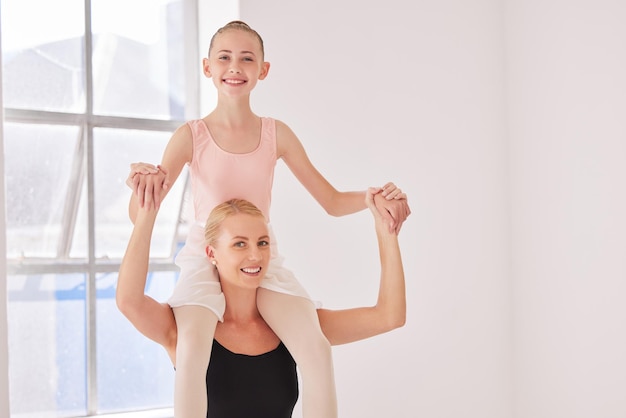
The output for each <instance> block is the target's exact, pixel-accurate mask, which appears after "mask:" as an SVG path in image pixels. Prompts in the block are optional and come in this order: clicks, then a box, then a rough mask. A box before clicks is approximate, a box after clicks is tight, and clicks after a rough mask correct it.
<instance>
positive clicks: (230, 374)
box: [206, 340, 298, 418]
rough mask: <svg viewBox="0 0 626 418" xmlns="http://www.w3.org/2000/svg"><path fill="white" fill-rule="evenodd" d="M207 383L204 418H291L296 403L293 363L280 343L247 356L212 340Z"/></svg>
mask: <svg viewBox="0 0 626 418" xmlns="http://www.w3.org/2000/svg"><path fill="white" fill-rule="evenodd" d="M206 383H207V394H208V400H209V411H208V414H207V418H290V417H291V414H292V412H293V407H294V405H295V404H296V401H297V400H298V375H297V372H296V363H295V361H294V360H293V357H291V354H289V351H288V350H287V347H285V345H284V344H283V343H282V342H281V343H280V344H279V345H278V347H277V348H275V349H274V350H272V351H270V352H268V353H265V354H260V355H258V356H249V355H245V354H236V353H233V352H231V351H229V350H228V349H226V348H224V347H223V346H222V345H221V344H220V343H218V342H217V341H215V340H213V349H212V351H211V361H210V363H209V369H208V370H207V376H206Z"/></svg>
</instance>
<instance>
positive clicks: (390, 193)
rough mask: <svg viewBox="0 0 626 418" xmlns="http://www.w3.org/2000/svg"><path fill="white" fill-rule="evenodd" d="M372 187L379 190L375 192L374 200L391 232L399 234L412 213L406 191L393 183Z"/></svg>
mask: <svg viewBox="0 0 626 418" xmlns="http://www.w3.org/2000/svg"><path fill="white" fill-rule="evenodd" d="M371 189H372V190H377V192H376V193H373V201H374V203H375V204H376V207H377V209H378V211H379V213H380V214H381V215H382V216H383V218H384V219H385V220H386V222H387V223H388V225H389V232H394V233H395V234H396V235H397V234H399V233H400V228H402V224H403V223H404V221H405V220H406V218H408V217H409V215H410V214H411V208H409V204H408V201H407V197H406V193H403V192H402V190H400V188H398V187H396V185H395V184H393V183H387V184H385V186H383V187H382V188H371Z"/></svg>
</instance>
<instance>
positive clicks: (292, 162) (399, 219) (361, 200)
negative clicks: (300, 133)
mask: <svg viewBox="0 0 626 418" xmlns="http://www.w3.org/2000/svg"><path fill="white" fill-rule="evenodd" d="M276 140H277V154H278V158H282V159H283V161H284V162H285V164H287V167H289V169H290V170H291V172H292V173H293V174H294V175H295V176H296V178H297V179H298V181H299V182H300V183H301V184H302V185H303V186H304V188H305V189H306V190H307V191H308V192H309V193H310V194H311V196H313V198H314V199H315V200H316V201H317V202H318V203H319V204H320V206H322V207H323V208H324V210H325V211H326V212H327V213H328V214H330V215H332V216H343V215H348V214H351V213H355V212H358V211H361V210H363V209H365V208H366V204H365V191H356V192H355V191H353V192H340V191H338V190H337V189H335V188H334V187H333V186H332V185H331V184H330V183H329V182H328V181H327V180H326V179H325V178H324V176H322V174H321V173H320V172H319V171H317V169H316V168H315V167H314V166H313V164H312V163H311V160H309V157H308V156H307V154H306V151H305V150H304V147H303V146H302V143H301V142H300V140H299V139H298V137H297V136H296V135H295V134H294V133H293V131H292V130H291V129H290V128H289V127H288V126H287V125H285V124H284V123H283V122H280V121H276ZM382 196H384V197H385V199H381V200H380V203H378V204H377V205H380V209H381V213H382V216H383V218H384V219H385V220H386V222H387V223H388V224H389V228H390V229H393V230H395V231H396V233H398V232H399V231H400V227H401V226H402V223H403V222H404V220H405V219H406V218H407V216H409V214H410V213H411V211H410V209H409V207H408V204H407V201H406V195H405V194H404V193H402V191H401V190H400V189H398V188H397V187H396V186H395V185H394V184H393V183H387V184H385V186H384V187H383V189H382Z"/></svg>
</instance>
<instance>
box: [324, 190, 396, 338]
mask: <svg viewBox="0 0 626 418" xmlns="http://www.w3.org/2000/svg"><path fill="white" fill-rule="evenodd" d="M375 199H384V198H383V197H382V196H380V193H377V190H376V189H369V190H368V192H367V196H366V203H367V206H368V208H369V209H370V211H371V212H372V214H373V216H374V221H375V225H376V237H377V239H378V249H379V255H380V264H381V275H380V288H379V291H378V301H377V302H376V305H374V306H371V307H361V308H353V309H344V310H329V309H318V311H317V314H318V317H319V320H320V325H321V327H322V331H323V332H324V334H325V335H326V338H328V341H329V342H330V343H331V345H340V344H346V343H350V342H354V341H358V340H363V339H365V338H369V337H373V336H374V335H378V334H382V333H384V332H388V331H391V330H392V329H395V328H399V327H401V326H403V325H404V323H405V321H406V290H405V284H404V269H403V267H402V258H401V255H400V246H399V244H398V236H397V235H396V234H395V233H394V232H390V231H389V229H388V228H387V227H385V225H384V220H383V218H382V216H381V214H380V213H379V212H378V210H377V209H376V205H375V204H374V200H375Z"/></svg>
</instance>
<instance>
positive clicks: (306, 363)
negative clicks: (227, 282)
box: [257, 288, 337, 418]
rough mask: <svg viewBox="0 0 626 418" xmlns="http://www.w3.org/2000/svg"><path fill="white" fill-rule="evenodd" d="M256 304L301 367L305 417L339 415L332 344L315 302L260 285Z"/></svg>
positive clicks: (333, 416) (332, 417) (328, 417)
mask: <svg viewBox="0 0 626 418" xmlns="http://www.w3.org/2000/svg"><path fill="white" fill-rule="evenodd" d="M257 305H258V307H259V311H260V312H261V315H262V316H263V319H265V321H266V322H267V323H268V325H269V326H270V327H271V328H272V330H274V332H275V333H276V335H278V337H279V338H280V339H281V341H282V342H283V343H284V344H285V346H286V347H287V348H288V349H289V352H290V353H291V355H292V356H293V358H294V360H295V361H296V364H297V365H298V368H299V369H300V372H301V377H302V386H303V390H302V410H303V417H304V418H335V417H337V395H336V391H335V378H334V371H333V359H332V352H331V347H330V344H329V342H328V340H327V339H326V337H325V336H324V334H323V333H322V329H321V327H320V323H319V319H318V317H317V311H316V310H315V306H314V305H313V303H312V302H311V301H310V300H308V299H306V298H303V297H300V296H292V295H287V294H284V293H279V292H274V291H271V290H268V289H264V288H259V290H258V291H257Z"/></svg>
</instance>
